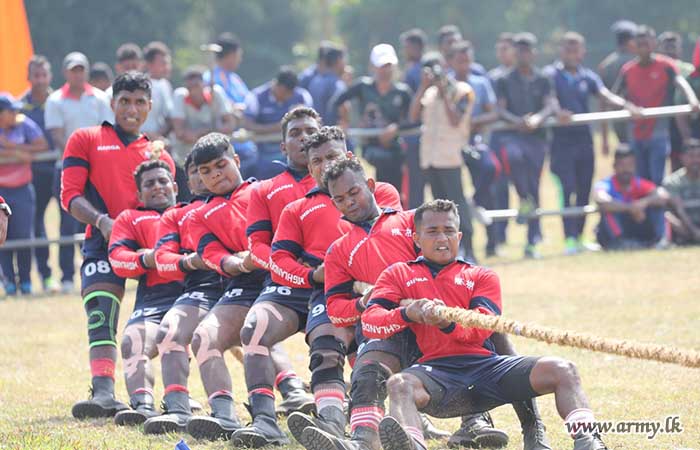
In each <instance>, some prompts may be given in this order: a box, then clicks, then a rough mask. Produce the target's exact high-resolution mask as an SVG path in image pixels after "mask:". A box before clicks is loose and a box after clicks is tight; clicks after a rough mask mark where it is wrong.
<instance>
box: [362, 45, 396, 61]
mask: <svg viewBox="0 0 700 450" xmlns="http://www.w3.org/2000/svg"><path fill="white" fill-rule="evenodd" d="M369 61H370V62H371V63H372V65H373V66H374V67H382V66H385V65H387V64H398V62H399V58H398V57H397V56H396V50H394V47H392V46H391V45H389V44H377V45H375V46H374V48H372V53H370V54H369Z"/></svg>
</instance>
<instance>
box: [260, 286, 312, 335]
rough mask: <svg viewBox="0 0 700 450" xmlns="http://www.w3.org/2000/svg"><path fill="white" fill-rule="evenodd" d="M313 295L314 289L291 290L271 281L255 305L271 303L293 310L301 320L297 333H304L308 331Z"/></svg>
mask: <svg viewBox="0 0 700 450" xmlns="http://www.w3.org/2000/svg"><path fill="white" fill-rule="evenodd" d="M312 293H313V289H300V288H290V287H288V286H282V285H279V284H277V283H273V282H272V281H269V282H268V283H267V284H266V285H265V287H264V288H263V290H262V291H261V292H260V295H259V296H258V298H257V299H255V303H261V302H270V303H275V304H277V305H282V306H285V307H287V308H289V309H291V310H292V311H294V312H295V313H296V314H297V317H298V318H299V328H298V329H297V331H303V330H305V329H306V320H307V317H308V315H309V301H310V299H311V295H312Z"/></svg>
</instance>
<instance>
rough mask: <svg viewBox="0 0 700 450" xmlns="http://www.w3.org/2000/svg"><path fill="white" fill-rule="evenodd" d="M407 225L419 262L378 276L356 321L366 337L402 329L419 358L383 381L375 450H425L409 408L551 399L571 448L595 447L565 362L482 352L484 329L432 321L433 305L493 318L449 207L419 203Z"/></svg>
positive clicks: (489, 275)
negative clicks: (384, 410)
mask: <svg viewBox="0 0 700 450" xmlns="http://www.w3.org/2000/svg"><path fill="white" fill-rule="evenodd" d="M414 220H415V227H416V233H415V235H414V238H413V239H414V242H415V243H416V244H417V245H418V246H419V247H420V248H421V250H422V252H423V256H422V257H419V258H418V259H416V260H414V261H409V262H403V263H397V264H394V265H392V266H390V267H389V268H388V269H386V270H385V271H384V272H383V273H382V274H381V275H380V277H379V280H378V281H377V284H376V286H375V288H374V290H373V292H372V296H371V299H370V302H369V305H368V307H367V309H366V310H365V312H364V313H363V314H362V331H363V333H364V335H365V336H366V337H368V338H370V339H387V338H390V337H391V336H393V335H395V334H397V333H401V332H404V330H406V329H410V330H411V331H413V332H414V333H415V335H416V341H417V344H418V347H419V348H420V351H421V353H422V357H421V358H420V359H419V360H418V361H419V363H418V364H415V365H413V366H412V367H410V368H408V369H405V370H404V371H403V372H401V373H400V374H396V375H393V376H392V377H391V378H389V380H388V381H387V390H388V393H389V398H390V405H391V406H390V416H388V417H385V418H384V419H383V420H382V422H381V423H380V425H379V436H380V439H381V443H382V447H383V448H384V449H385V450H399V449H400V450H414V449H415V450H422V449H426V448H427V447H426V445H425V441H424V439H423V433H422V432H421V429H420V426H421V423H420V418H419V414H418V411H422V412H426V413H428V414H430V415H433V416H436V417H455V416H459V415H462V414H469V413H474V412H482V411H488V410H490V409H493V408H495V407H497V406H500V405H503V404H506V403H512V402H515V401H522V400H526V399H529V398H533V397H537V396H539V395H544V394H550V393H555V395H556V402H557V408H558V410H559V413H560V415H561V416H562V417H563V418H565V420H566V424H567V428H568V429H569V431H570V432H571V435H572V436H573V438H574V449H575V450H584V449H585V450H604V449H605V448H606V447H605V445H604V444H603V443H602V441H600V437H599V436H598V435H595V434H590V432H587V433H586V432H584V429H583V426H585V425H591V424H592V423H593V422H594V418H593V413H592V411H591V410H590V409H589V406H588V401H587V400H586V397H585V394H584V393H583V390H582V388H581V383H580V379H579V377H578V374H577V371H576V367H575V366H574V364H573V363H571V362H569V361H565V360H562V359H560V358H554V357H521V356H510V355H508V356H501V355H496V354H495V353H493V352H491V351H490V350H488V349H487V348H485V347H484V341H485V340H486V339H487V338H488V337H489V336H490V335H491V331H488V330H482V329H479V328H465V327H463V326H462V325H459V324H456V323H454V322H449V321H446V320H444V319H442V318H441V317H440V316H439V315H438V314H437V308H436V306H438V305H446V306H450V307H457V308H464V309H470V310H474V311H477V312H479V313H481V314H486V315H500V314H501V308H502V306H501V288H500V283H499V280H498V276H497V275H496V274H495V273H494V272H493V271H491V270H489V269H485V268H483V267H478V266H474V265H472V264H469V263H468V262H465V261H464V260H462V259H460V258H458V257H457V254H458V249H459V240H460V239H461V237H462V236H461V235H462V233H460V231H459V215H458V214H457V208H456V206H455V204H454V203H452V202H451V201H448V200H434V201H431V202H428V203H426V204H424V205H422V206H420V207H419V208H418V209H417V210H416V213H415V217H414ZM406 303H408V305H406Z"/></svg>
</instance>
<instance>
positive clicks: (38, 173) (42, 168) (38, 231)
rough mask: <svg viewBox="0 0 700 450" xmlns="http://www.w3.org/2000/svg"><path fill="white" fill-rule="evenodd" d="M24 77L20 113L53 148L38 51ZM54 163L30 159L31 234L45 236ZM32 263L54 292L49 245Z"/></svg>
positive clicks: (44, 70) (47, 88) (43, 62)
mask: <svg viewBox="0 0 700 450" xmlns="http://www.w3.org/2000/svg"><path fill="white" fill-rule="evenodd" d="M27 80H28V81H29V84H30V88H29V90H28V91H27V92H26V93H25V94H24V96H23V97H22V103H23V106H22V113H23V114H24V115H25V116H27V117H29V118H30V119H32V120H33V121H34V122H36V124H37V125H38V126H39V128H41V131H42V133H43V134H44V137H45V138H46V140H47V142H48V145H49V150H51V149H53V148H54V147H53V141H52V139H51V135H50V134H49V133H48V132H47V131H46V126H45V125H44V106H45V105H46V100H47V99H48V97H49V95H50V94H51V92H52V89H51V64H50V63H49V61H48V60H47V59H46V57H45V56H42V55H34V56H32V58H31V59H30V60H29V65H28V67H27ZM55 166H56V162H55V161H37V162H33V163H32V184H33V185H34V192H35V194H36V209H35V211H34V237H35V238H37V239H46V226H45V221H44V216H45V214H46V207H47V206H48V204H49V201H51V197H52V196H53V176H54V169H55ZM34 258H35V259H36V267H37V270H38V271H39V275H40V276H41V283H42V286H43V288H44V291H46V292H58V291H59V290H60V285H59V284H58V281H57V280H55V279H53V278H52V277H51V267H49V248H48V247H37V248H35V249H34Z"/></svg>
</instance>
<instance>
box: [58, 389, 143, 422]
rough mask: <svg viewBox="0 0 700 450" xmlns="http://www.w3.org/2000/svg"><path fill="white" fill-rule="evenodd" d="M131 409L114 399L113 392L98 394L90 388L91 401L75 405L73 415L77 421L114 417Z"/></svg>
mask: <svg viewBox="0 0 700 450" xmlns="http://www.w3.org/2000/svg"><path fill="white" fill-rule="evenodd" d="M126 409H129V407H128V406H127V405H125V404H124V403H122V402H120V401H117V400H115V399H114V394H113V393H111V392H102V391H100V392H96V391H95V390H94V389H93V388H92V387H91V388H90V399H89V400H83V401H81V402H78V403H76V404H75V405H73V408H72V410H71V413H72V414H73V417H75V418H76V419H81V420H82V419H91V418H99V417H114V416H115V415H116V414H117V413H118V412H119V411H124V410H126Z"/></svg>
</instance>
